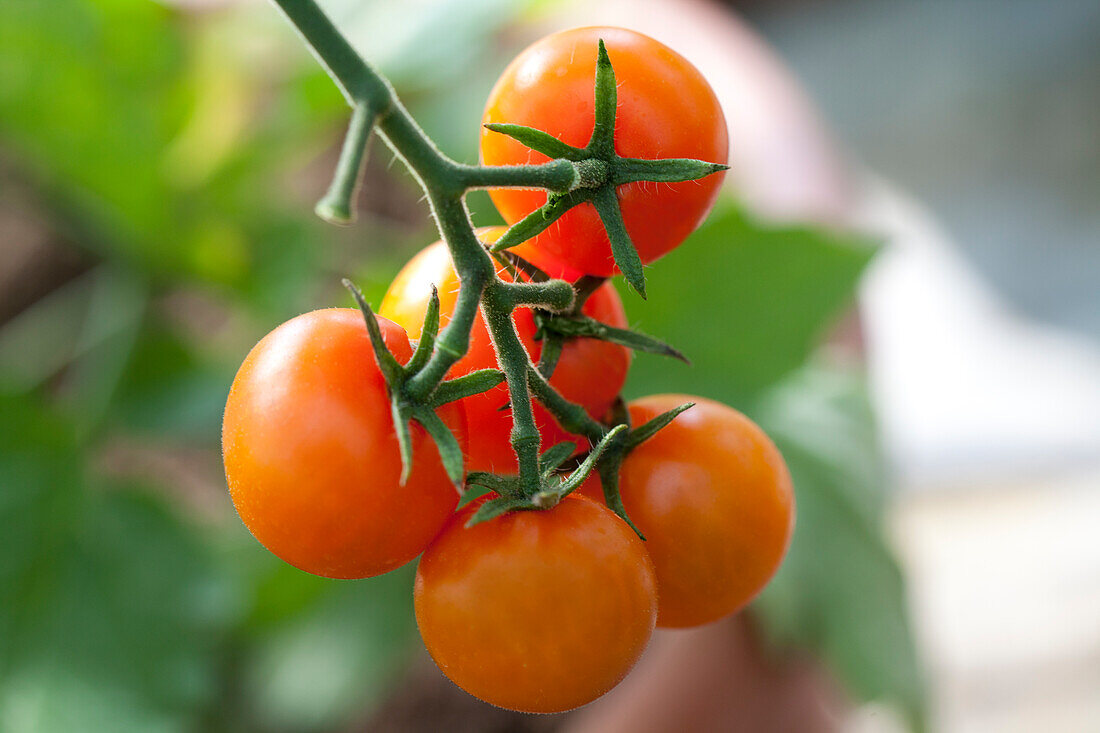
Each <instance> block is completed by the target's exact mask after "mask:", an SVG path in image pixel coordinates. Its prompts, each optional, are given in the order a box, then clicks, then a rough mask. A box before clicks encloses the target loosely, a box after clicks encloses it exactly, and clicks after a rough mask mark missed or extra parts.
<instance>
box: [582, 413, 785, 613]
mask: <svg viewBox="0 0 1100 733" xmlns="http://www.w3.org/2000/svg"><path fill="white" fill-rule="evenodd" d="M685 402H694V403H696V404H695V406H694V407H692V408H691V409H689V410H687V411H686V412H684V413H682V414H680V415H678V416H677V417H676V419H675V420H673V421H672V423H671V424H670V425H668V426H667V427H665V428H664V429H663V430H661V431H660V432H659V433H657V435H655V436H654V437H652V438H650V439H649V440H648V441H646V442H645V443H642V445H640V446H639V447H638V448H636V449H635V450H634V451H633V452H632V453H630V455H628V456H627V458H626V460H625V461H624V462H623V466H622V472H621V473H620V485H619V488H620V492H621V494H622V499H623V506H624V507H625V509H626V513H627V515H628V516H629V517H630V518H631V520H632V521H633V522H634V523H635V524H636V525H637V526H638V529H639V530H641V532H642V534H644V535H645V536H646V543H645V546H646V551H647V552H648V553H649V556H650V558H651V559H652V560H653V567H654V571H655V572H656V574H657V587H658V597H659V599H660V612H659V615H658V618H657V625H658V626H662V627H686V626H698V625H700V624H705V623H709V622H711V621H715V620H717V619H720V618H722V617H723V616H727V615H729V614H731V613H733V612H735V611H737V610H738V609H740V608H742V607H743V606H744V605H745V604H747V603H748V602H749V601H750V600H752V599H753V597H755V596H756V594H757V593H759V592H760V591H761V590H762V589H763V588H764V586H765V585H766V584H767V582H768V580H770V579H771V577H772V575H774V574H775V571H776V570H778V568H779V564H780V562H781V561H782V559H783V556H784V554H785V553H786V551H787V545H788V543H789V541H790V537H791V531H792V529H793V527H794V510H795V506H794V493H793V489H792V486H791V478H790V474H789V473H788V471H787V466H786V464H785V463H784V461H783V457H782V456H781V455H780V454H779V450H778V449H777V448H776V447H775V445H774V444H773V443H772V441H771V440H770V439H769V438H768V436H767V435H765V434H764V432H763V431H762V430H761V429H760V428H759V427H758V426H757V425H756V424H755V423H753V422H752V421H751V420H749V419H748V418H747V417H745V416H744V415H742V414H741V413H740V412H738V411H737V410H734V409H733V408H731V407H727V406H726V405H723V404H721V403H718V402H714V401H713V400H708V399H705V398H703V397H692V396H689V395H656V396H652V397H644V398H642V399H640V400H636V401H634V402H631V403H630V405H629V408H630V417H631V421H632V422H633V424H634V425H640V424H642V423H644V422H646V421H647V420H650V419H652V418H654V417H656V416H657V415H659V414H661V413H662V412H666V411H668V410H671V409H672V408H674V407H676V406H678V405H681V404H683V403H685ZM580 490H581V491H582V492H583V493H585V494H586V495H589V496H591V497H593V498H597V497H598V498H599V499H600V501H602V500H603V489H602V487H601V485H600V482H599V480H598V479H591V478H590V479H589V480H588V481H586V482H585V483H584V484H583V485H582V486H581V489H580Z"/></svg>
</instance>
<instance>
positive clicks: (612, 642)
mask: <svg viewBox="0 0 1100 733" xmlns="http://www.w3.org/2000/svg"><path fill="white" fill-rule="evenodd" d="M473 509H474V508H473V507H470V508H467V509H465V510H464V511H462V512H460V513H459V514H458V515H457V516H456V518H455V520H454V521H453V522H452V523H451V524H450V525H448V526H447V528H446V529H444V530H443V532H442V533H441V534H440V536H439V538H438V539H437V540H436V541H435V542H434V543H432V546H431V548H430V549H429V550H428V551H427V552H426V553H425V555H424V557H423V558H422V559H421V561H420V566H419V568H418V570H417V574H416V589H415V593H414V599H415V606H416V621H417V625H418V626H419V627H420V633H421V635H422V636H423V638H424V644H425V645H426V646H427V647H428V651H429V652H430V653H431V655H432V658H433V659H434V660H435V661H436V663H437V664H438V665H439V667H440V668H441V669H442V670H443V672H444V673H445V674H446V675H447V676H448V677H449V678H450V679H451V680H452V681H453V682H454V683H455V684H457V685H458V686H459V687H461V688H462V689H464V690H466V691H467V692H469V693H470V694H472V695H475V696H477V697H479V698H481V699H482V700H485V701H486V702H490V703H492V704H494V705H499V706H501V707H507V708H512V709H514V710H523V711H526V712H533V713H554V712H561V711H563V710H570V709H572V708H575V707H578V706H580V705H584V704H585V703H587V702H591V701H592V700H594V699H596V698H597V697H599V696H600V695H602V694H603V693H605V692H607V691H608V690H610V689H611V688H612V687H614V686H615V684H617V683H618V682H619V680H621V679H622V678H623V676H625V675H626V673H627V671H629V670H630V668H631V667H632V666H633V664H634V662H635V661H636V660H637V659H638V657H639V656H640V655H641V653H642V650H643V649H645V646H646V643H647V642H648V641H649V636H650V634H651V633H652V631H653V624H654V621H655V620H656V618H657V595H656V584H655V581H654V578H653V571H652V568H651V566H650V562H649V559H648V558H647V557H646V552H645V549H644V547H643V546H642V542H641V541H640V540H639V539H638V538H637V537H636V536H635V535H634V534H633V533H632V532H631V531H630V529H629V528H628V527H627V526H626V525H625V524H624V523H623V522H622V521H621V520H619V518H618V517H616V516H615V515H614V514H612V513H611V512H610V511H609V510H608V509H606V508H605V507H603V506H600V505H599V504H597V503H595V502H592V501H589V500H588V499H586V498H583V497H572V496H570V497H566V498H565V499H564V500H563V501H561V503H559V504H558V505H557V506H555V507H554V508H553V509H550V510H547V511H535V512H515V513H512V514H508V515H506V516H504V517H500V518H498V519H495V520H493V521H491V522H484V523H482V524H478V525H476V526H474V527H469V528H467V527H466V526H465V522H466V521H467V520H468V519H469V518H470V516H471V515H472V513H473Z"/></svg>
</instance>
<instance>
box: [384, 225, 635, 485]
mask: <svg viewBox="0 0 1100 733" xmlns="http://www.w3.org/2000/svg"><path fill="white" fill-rule="evenodd" d="M503 232H504V228H503V227H488V228H485V229H480V230H478V236H479V237H480V238H481V239H482V241H484V242H485V243H487V244H492V243H493V242H494V241H496V239H497V238H498V237H500V235H501V234H502V233H503ZM513 252H515V253H516V254H517V255H519V256H521V257H523V258H524V259H525V260H527V261H528V262H530V263H531V264H533V265H535V266H537V267H540V268H543V269H547V270H548V272H549V273H550V274H552V275H554V276H561V275H562V274H563V273H565V274H566V275H569V274H572V273H568V270H563V269H562V268H561V266H559V265H557V264H556V263H553V262H552V261H551V262H549V263H548V262H547V261H546V260H545V258H544V257H543V256H542V254H541V253H540V252H539V251H537V250H535V249H534V248H532V247H530V246H529V245H526V244H525V245H520V246H519V247H517V248H515V249H514V250H513ZM497 274H498V275H499V276H501V277H503V278H505V279H509V280H510V279H511V276H510V275H509V274H508V273H507V272H506V271H505V269H504V267H503V266H498V269H497ZM433 285H434V286H435V287H436V289H437V290H438V292H439V311H440V312H439V315H440V322H441V323H442V324H446V323H447V322H448V321H450V318H451V314H452V313H453V312H454V307H455V300H456V298H457V297H458V290H459V278H458V273H456V272H455V269H454V264H453V263H452V262H451V256H450V254H449V253H448V252H447V247H446V245H445V244H444V243H443V242H436V243H435V244H432V245H429V246H428V247H426V248H424V249H422V250H421V251H420V252H419V253H417V254H416V256H415V257H413V258H412V259H411V260H409V262H408V264H406V265H405V267H404V268H402V270H401V272H399V273H398V274H397V277H396V278H394V281H393V283H391V284H390V287H389V290H387V291H386V295H385V297H383V298H382V304H381V305H380V306H379V308H378V312H379V314H380V315H382V316H385V317H386V318H389V319H391V320H393V321H395V322H396V323H398V324H399V325H401V326H404V327H405V329H406V330H407V331H408V333H409V335H410V337H411V338H414V339H416V338H419V337H420V324H421V322H422V321H423V320H424V314H425V312H426V311H427V309H428V301H429V299H430V296H431V291H432V286H433ZM582 312H583V313H584V314H585V315H588V316H590V317H592V318H595V319H596V320H598V321H601V322H603V323H607V324H609V325H611V326H615V327H617V328H625V327H626V313H625V312H624V311H623V304H622V300H621V299H620V298H619V294H618V293H617V292H615V288H614V287H612V285H611V283H604V284H603V285H601V286H600V287H598V288H597V289H596V290H595V291H594V292H593V293H592V294H591V295H590V296H589V297H588V299H587V300H586V301H585V302H584V307H583V309H582ZM512 320H513V322H514V324H515V328H516V331H517V333H518V334H519V338H520V341H521V342H522V343H523V346H524V348H525V349H526V350H527V352H528V354H530V355H531V358H533V359H534V360H535V361H538V359H539V356H540V355H541V352H542V343H543V342H542V341H541V340H536V339H535V334H536V330H537V326H536V324H535V316H534V313H533V311H532V310H531V309H530V308H517V309H516V310H515V311H514V312H513V314H512ZM496 365H497V357H496V353H495V351H494V349H493V344H492V341H491V339H490V338H489V330H488V328H487V327H486V325H485V319H484V317H482V316H480V315H479V316H478V318H477V320H476V321H475V322H474V325H473V328H472V329H471V331H470V345H469V349H468V350H467V352H466V354H465V355H464V356H463V357H462V358H460V359H459V360H458V361H457V362H455V364H454V366H453V367H451V371H450V372H449V374H450V375H451V376H460V375H463V374H468V373H470V372H472V371H474V370H477V369H487V368H491V367H495V366H496ZM629 366H630V351H629V349H627V348H625V347H623V346H619V345H616V344H612V343H609V342H607V341H600V340H597V339H592V338H573V339H569V340H568V341H567V342H566V343H565V345H564V347H563V348H562V353H561V356H560V357H559V358H558V361H557V366H556V367H555V369H554V373H553V375H552V376H551V377H550V384H551V386H553V387H554V388H555V389H557V390H558V391H559V392H560V393H561V395H562V396H563V397H565V398H566V399H568V400H569V401H570V402H575V403H577V404H579V405H581V406H582V407H584V409H585V410H587V411H588V414H589V415H591V416H592V417H595V418H600V417H603V415H604V414H606V413H607V410H608V408H610V407H611V403H612V402H614V400H615V398H616V397H617V396H618V395H619V391H620V390H621V389H622V386H623V383H624V382H625V381H626V373H627V369H628V368H629ZM464 403H465V405H466V412H467V416H468V419H469V423H470V428H471V429H470V439H469V447H468V450H467V454H466V459H467V460H466V465H467V468H469V469H470V470H473V471H504V472H510V471H515V470H516V457H515V454H514V453H512V449H511V445H510V444H509V440H508V438H509V433H510V431H511V429H512V419H511V415H509V414H508V412H507V411H504V410H501V407H502V406H504V405H506V404H507V403H508V388H507V386H505V385H500V386H499V387H497V388H494V389H491V390H489V391H487V392H483V393H481V394H477V395H473V396H471V397H467V398H466V399H465V400H464ZM534 416H535V423H536V425H537V426H538V428H539V432H540V433H541V434H542V438H543V444H544V445H548V446H549V445H553V444H555V443H559V442H561V441H564V440H570V439H572V440H576V439H575V438H570V435H569V433H567V432H566V431H565V430H563V429H562V428H561V427H560V426H559V425H558V423H557V421H555V419H554V417H553V416H552V415H551V414H550V413H549V412H548V411H547V410H546V409H545V408H544V407H542V406H541V405H535V407H534Z"/></svg>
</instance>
